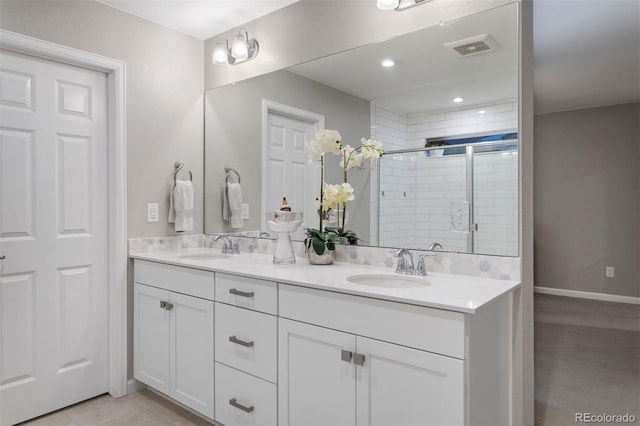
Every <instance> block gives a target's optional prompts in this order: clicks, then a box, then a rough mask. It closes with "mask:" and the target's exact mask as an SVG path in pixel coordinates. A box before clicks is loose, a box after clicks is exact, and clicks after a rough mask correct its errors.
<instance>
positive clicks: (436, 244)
mask: <svg viewBox="0 0 640 426" xmlns="http://www.w3.org/2000/svg"><path fill="white" fill-rule="evenodd" d="M435 249H440V250H442V244H440V243H433V244H431V245H430V246H429V250H431V251H435Z"/></svg>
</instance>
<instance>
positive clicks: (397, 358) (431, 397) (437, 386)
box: [356, 336, 464, 426]
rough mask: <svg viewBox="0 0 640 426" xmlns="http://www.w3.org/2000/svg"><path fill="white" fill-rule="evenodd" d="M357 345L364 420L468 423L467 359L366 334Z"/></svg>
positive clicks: (392, 424)
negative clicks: (371, 337)
mask: <svg viewBox="0 0 640 426" xmlns="http://www.w3.org/2000/svg"><path fill="white" fill-rule="evenodd" d="M356 346H357V352H358V354H362V355H364V364H363V365H362V366H361V367H358V369H357V373H356V374H357V392H356V393H357V395H358V399H357V404H356V405H357V407H358V412H357V420H358V425H359V426H364V425H367V426H368V425H388V426H403V425H406V426H409V425H412V426H413V425H425V426H426V425H438V426H440V425H462V424H464V361H462V360H459V359H455V358H449V357H446V356H442V355H436V354H432V353H430V352H424V351H420V350H417V349H411V348H407V347H404V346H399V345H394V344H391V343H385V342H381V341H379V340H372V339H367V338H364V337H360V336H358V337H357V339H356Z"/></svg>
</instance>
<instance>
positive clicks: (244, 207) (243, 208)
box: [240, 204, 249, 220]
mask: <svg viewBox="0 0 640 426" xmlns="http://www.w3.org/2000/svg"><path fill="white" fill-rule="evenodd" d="M240 217H241V218H242V219H244V220H247V219H249V204H240Z"/></svg>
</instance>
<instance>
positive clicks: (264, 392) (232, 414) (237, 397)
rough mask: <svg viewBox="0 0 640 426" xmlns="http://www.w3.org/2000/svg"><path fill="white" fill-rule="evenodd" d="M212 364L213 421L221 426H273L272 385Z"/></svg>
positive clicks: (274, 394)
mask: <svg viewBox="0 0 640 426" xmlns="http://www.w3.org/2000/svg"><path fill="white" fill-rule="evenodd" d="M215 364H216V386H215V395H216V397H215V400H216V402H215V413H216V421H217V422H220V423H222V424H225V425H261V426H262V425H265V426H266V425H274V426H275V425H276V424H277V422H278V413H277V407H278V403H277V389H276V385H274V384H273V383H269V382H267V381H264V380H262V379H259V378H257V377H254V376H251V375H249V374H246V373H243V372H241V371H238V370H235V369H233V368H230V367H227V366H226V365H223V364H220V363H218V362H216V363H215Z"/></svg>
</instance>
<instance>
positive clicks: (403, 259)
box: [395, 248, 436, 276]
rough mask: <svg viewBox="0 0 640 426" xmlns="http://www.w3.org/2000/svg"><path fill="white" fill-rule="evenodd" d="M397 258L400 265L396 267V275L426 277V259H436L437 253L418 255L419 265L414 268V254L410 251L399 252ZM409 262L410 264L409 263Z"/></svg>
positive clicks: (404, 249) (396, 254)
mask: <svg viewBox="0 0 640 426" xmlns="http://www.w3.org/2000/svg"><path fill="white" fill-rule="evenodd" d="M395 256H396V257H397V258H398V265H397V266H396V274H405V275H420V276H426V275H428V274H427V267H426V266H425V264H424V258H425V257H434V256H436V254H435V253H425V254H420V255H418V258H419V260H418V264H417V265H416V266H415V268H414V266H413V253H411V251H410V250H409V249H406V248H403V249H400V250H398V251H397V252H396V253H395ZM407 260H408V261H409V262H407Z"/></svg>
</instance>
